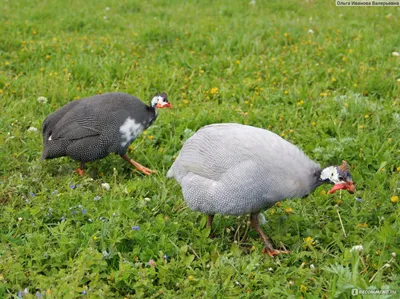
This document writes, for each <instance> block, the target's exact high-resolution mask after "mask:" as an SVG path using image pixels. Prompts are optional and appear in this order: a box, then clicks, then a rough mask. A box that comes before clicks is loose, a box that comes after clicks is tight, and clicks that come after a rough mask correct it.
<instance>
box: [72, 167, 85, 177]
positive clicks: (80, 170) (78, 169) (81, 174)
mask: <svg viewBox="0 0 400 299" xmlns="http://www.w3.org/2000/svg"><path fill="white" fill-rule="evenodd" d="M74 172H76V173H77V174H78V175H79V176H83V175H84V174H85V170H83V169H82V168H77V169H75V170H74Z"/></svg>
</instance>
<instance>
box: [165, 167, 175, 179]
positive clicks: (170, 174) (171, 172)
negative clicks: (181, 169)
mask: <svg viewBox="0 0 400 299" xmlns="http://www.w3.org/2000/svg"><path fill="white" fill-rule="evenodd" d="M174 176H175V173H174V164H172V166H171V168H170V169H169V170H168V172H167V178H169V179H170V178H173V177H174Z"/></svg>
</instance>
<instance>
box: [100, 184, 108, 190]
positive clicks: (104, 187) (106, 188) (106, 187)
mask: <svg viewBox="0 0 400 299" xmlns="http://www.w3.org/2000/svg"><path fill="white" fill-rule="evenodd" d="M101 187H103V189H104V190H106V191H109V190H110V184H109V183H103V184H101Z"/></svg>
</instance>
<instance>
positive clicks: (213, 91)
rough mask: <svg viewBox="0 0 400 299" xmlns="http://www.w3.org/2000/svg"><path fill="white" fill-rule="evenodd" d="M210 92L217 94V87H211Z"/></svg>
mask: <svg viewBox="0 0 400 299" xmlns="http://www.w3.org/2000/svg"><path fill="white" fill-rule="evenodd" d="M210 93H211V94H218V87H213V88H211V90H210Z"/></svg>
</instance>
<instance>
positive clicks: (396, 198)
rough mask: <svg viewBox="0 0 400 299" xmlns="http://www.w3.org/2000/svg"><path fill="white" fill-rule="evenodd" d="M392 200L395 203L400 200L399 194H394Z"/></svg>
mask: <svg viewBox="0 0 400 299" xmlns="http://www.w3.org/2000/svg"><path fill="white" fill-rule="evenodd" d="M390 201H391V202H392V203H393V204H395V203H398V202H399V197H398V196H397V195H394V196H392V197H391V198H390Z"/></svg>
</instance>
